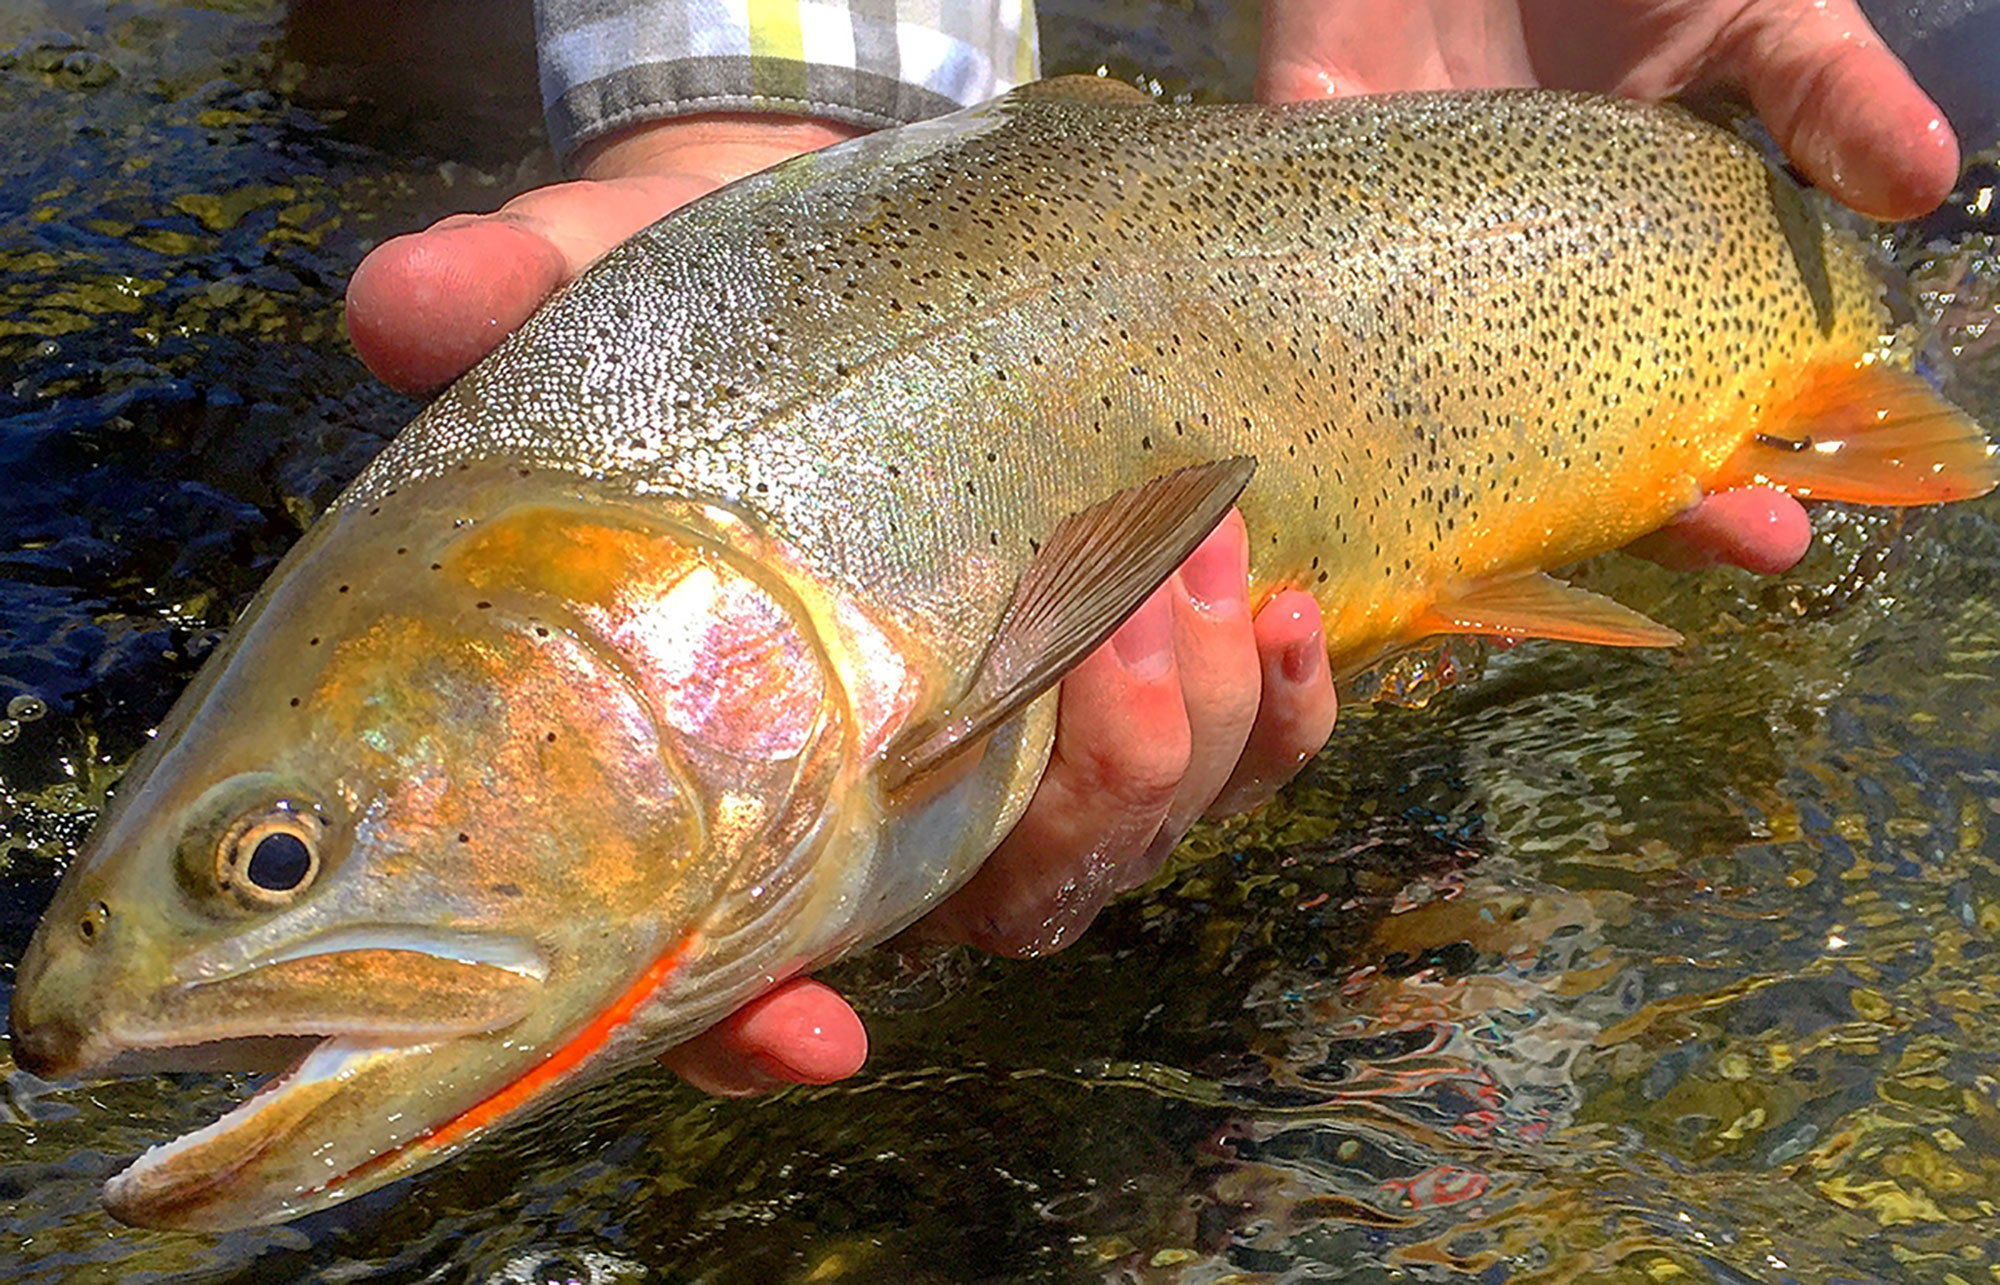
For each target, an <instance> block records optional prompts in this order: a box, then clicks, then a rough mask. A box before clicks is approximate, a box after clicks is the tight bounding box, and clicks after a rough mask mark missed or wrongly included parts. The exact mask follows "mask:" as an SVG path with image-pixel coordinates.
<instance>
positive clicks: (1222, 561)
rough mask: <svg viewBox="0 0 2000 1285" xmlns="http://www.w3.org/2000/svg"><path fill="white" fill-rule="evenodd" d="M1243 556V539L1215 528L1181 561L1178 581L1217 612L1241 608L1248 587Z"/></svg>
mask: <svg viewBox="0 0 2000 1285" xmlns="http://www.w3.org/2000/svg"><path fill="white" fill-rule="evenodd" d="M1244 558H1245V549H1244V546H1243V542H1242V541H1241V540H1238V539H1235V538H1234V537H1233V536H1232V535H1231V534H1229V533H1227V532H1226V531H1224V530H1218V531H1217V532H1216V533H1215V534H1214V535H1211V536H1209V537H1208V539H1206V540H1203V541H1202V542H1201V546H1200V547H1199V548H1197V549H1196V550H1195V551H1194V554H1193V556H1192V557H1190V558H1189V559H1188V560H1187V561H1186V562H1184V563H1182V564H1181V584H1182V585H1183V586H1184V587H1185V588H1186V589H1187V591H1188V596H1190V597H1191V598H1193V599H1194V600H1195V602H1196V604H1197V605H1199V606H1202V607H1205V608H1207V609H1208V610H1209V611H1212V612H1214V613H1216V614H1217V615H1224V614H1228V613H1231V612H1241V611H1243V610H1245V607H1246V595H1247V593H1248V591H1249V585H1248V583H1247V581H1248V580H1249V571H1248V569H1247V567H1246V566H1245V563H1244Z"/></svg>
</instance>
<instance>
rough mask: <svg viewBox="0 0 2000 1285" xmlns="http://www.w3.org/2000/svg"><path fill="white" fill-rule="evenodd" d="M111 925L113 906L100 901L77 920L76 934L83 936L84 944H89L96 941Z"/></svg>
mask: <svg viewBox="0 0 2000 1285" xmlns="http://www.w3.org/2000/svg"><path fill="white" fill-rule="evenodd" d="M110 926H111V907H110V906H107V905H105V904H104V903H103V902H101V901H100V902H97V903H96V904H95V905H93V906H91V908H90V912H89V913H88V914H86V915H84V917H83V918H82V919H80V920H78V921H77V925H76V934H77V936H79V937H81V938H83V944H84V945H86V946H88V945H91V944H93V943H94V942H96V940H97V939H98V937H100V936H101V935H103V933H104V930H105V929H106V928H108V927H110Z"/></svg>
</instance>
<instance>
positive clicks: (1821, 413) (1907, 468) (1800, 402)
mask: <svg viewBox="0 0 2000 1285" xmlns="http://www.w3.org/2000/svg"><path fill="white" fill-rule="evenodd" d="M1765 424H1766V428H1765V430H1764V431H1763V432H1761V433H1758V434H1757V435H1756V436H1755V437H1753V438H1751V439H1750V440H1749V441H1747V442H1745V443H1744V444H1743V446H1742V447H1741V448H1740V449H1738V450H1737V452H1736V454H1734V455H1732V456H1730V457H1729V459H1728V460H1727V461H1725V462H1724V464H1723V466H1722V471H1721V472H1720V473H1719V474H1718V475H1717V476H1716V477H1714V478H1712V479H1710V480H1709V481H1708V483H1707V486H1708V489H1709V490H1711V491H1727V490H1730V489H1732V488H1734V487H1739V486H1774V487H1776V488H1778V489H1779V490H1780V491H1786V492H1789V493H1790V494H1792V495H1796V496H1799V497H1800V498H1802V499H1805V498H1810V499H1815V500H1848V501H1851V502H1853V503H1856V504H1895V505H1903V504H1942V503H1944V502H1945V501H1947V500H1965V499H1970V498H1972V497H1973V496H1975V495H1984V494H1986V493H1987V492H1988V491H1990V490H1992V489H1993V487H1994V484H1995V483H1997V482H2000V462H1996V461H1995V459H1994V457H1993V447H1992V446H1990V445H1989V444H1988V443H1987V441H1986V434H1985V433H1984V432H1983V431H1982V430H1981V429H1980V427H1979V425H1977V424H1975V423H1973V422H1972V420H1971V419H1969V418H1968V417H1967V416H1966V415H1965V413H1964V412H1962V411H1960V410H1959V409H1958V408H1957V407H1956V406H1953V405H1952V404H1951V403H1950V402H1948V401H1946V400H1945V399H1944V398H1942V397H1940V396H1939V395H1938V394H1937V393H1936V392H1935V391H1934V390H1932V388H1931V386H1930V385H1929V384H1926V383H1925V382H1924V381H1923V380H1922V379H1919V378H1918V377H1917V376H1915V375H1912V374H1909V373H1907V372H1905V371H1900V370H1894V369H1891V368H1888V367H1885V366H1879V365H1863V366H1847V365H1838V366H1826V367H1822V368H1820V369H1819V370H1817V371H1815V372H1813V373H1812V374H1811V375H1809V376H1808V377H1807V379H1806V381H1805V384H1804V386H1803V387H1802V388H1801V389H1800V390H1799V392H1798V393H1797V394H1795V395H1794V396H1793V397H1792V399H1791V400H1790V401H1789V402H1785V403H1783V404H1780V405H1777V406H1773V407H1772V408H1771V410H1770V412H1769V414H1767V415H1766V416H1765Z"/></svg>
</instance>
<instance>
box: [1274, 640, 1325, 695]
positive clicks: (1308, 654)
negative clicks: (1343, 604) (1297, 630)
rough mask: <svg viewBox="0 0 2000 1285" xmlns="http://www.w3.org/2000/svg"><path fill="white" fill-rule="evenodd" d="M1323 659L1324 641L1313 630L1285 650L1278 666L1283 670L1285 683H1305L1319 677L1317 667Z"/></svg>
mask: <svg viewBox="0 0 2000 1285" xmlns="http://www.w3.org/2000/svg"><path fill="white" fill-rule="evenodd" d="M1325 657H1326V639H1325V638H1323V637H1322V636H1321V635H1320V632H1319V630H1317V629H1315V630H1313V632H1312V633H1311V634H1310V635H1308V636H1307V637H1304V638H1301V639H1299V640H1298V641H1297V642H1295V643H1293V644H1292V645H1291V646H1289V647H1287V648H1285V654H1284V655H1283V656H1282V657H1281V658H1280V659H1279V661H1278V664H1279V665H1280V666H1281V667H1282V668H1283V669H1284V671H1285V680H1286V681H1287V682H1292V683H1305V682H1310V681H1311V680H1313V679H1314V678H1317V677H1319V667H1320V665H1321V663H1322V662H1323V661H1324V659H1325Z"/></svg>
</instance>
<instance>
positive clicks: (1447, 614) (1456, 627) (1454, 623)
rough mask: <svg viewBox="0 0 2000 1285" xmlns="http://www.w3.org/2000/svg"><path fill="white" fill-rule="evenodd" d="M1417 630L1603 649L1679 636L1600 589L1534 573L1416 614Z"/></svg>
mask: <svg viewBox="0 0 2000 1285" xmlns="http://www.w3.org/2000/svg"><path fill="white" fill-rule="evenodd" d="M1415 631H1416V632H1418V633H1421V634H1426V635H1428V634H1486V635H1489V636H1491V637H1494V638H1517V639H1518V638H1553V639H1556V640H1558V641H1560V642H1579V643H1596V644H1598V645H1599V646H1603V647H1677V646H1679V645H1680V643H1681V636H1680V635H1679V634H1677V633H1675V632H1674V631H1673V630H1671V629H1669V628H1667V627H1666V626H1665V625H1663V624H1661V623H1660V622H1659V621H1657V620H1653V619H1651V618H1650V617H1647V616H1644V615H1641V614H1640V613H1639V612H1636V611H1634V610H1632V609H1631V608H1630V607H1623V606H1620V605H1619V604H1617V603H1615V602H1613V601H1612V600H1611V599H1609V598H1607V597H1605V596H1604V595H1603V594H1601V593H1592V592H1590V591H1589V590H1588V589H1578V588H1576V587H1575V586H1574V585H1566V584H1564V583H1563V582H1562V581H1560V580H1557V579H1556V578H1555V577H1553V576H1545V575H1541V574H1539V573H1535V574H1531V575H1525V576H1510V577H1508V578H1507V579H1504V580H1486V581H1482V582H1480V583H1479V584H1476V585H1473V586H1472V587H1471V588H1469V589H1467V590H1466V591H1465V592H1464V593H1461V594H1459V595H1458V596H1457V597H1454V598H1447V599H1445V600H1444V601H1442V602H1439V603H1436V604H1435V605H1433V606H1432V607H1431V608H1430V610H1429V611H1426V612H1425V613H1424V614H1423V615H1422V616H1420V617H1418V618H1417V622H1416V626H1415Z"/></svg>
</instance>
